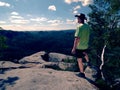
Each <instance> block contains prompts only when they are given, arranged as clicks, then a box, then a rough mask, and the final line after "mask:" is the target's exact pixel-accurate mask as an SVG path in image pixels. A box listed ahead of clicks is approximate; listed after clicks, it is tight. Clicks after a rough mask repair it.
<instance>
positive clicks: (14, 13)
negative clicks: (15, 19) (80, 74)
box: [11, 12, 19, 15]
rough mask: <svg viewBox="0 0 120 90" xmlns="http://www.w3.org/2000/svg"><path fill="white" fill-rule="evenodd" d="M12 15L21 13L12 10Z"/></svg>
mask: <svg viewBox="0 0 120 90" xmlns="http://www.w3.org/2000/svg"><path fill="white" fill-rule="evenodd" d="M11 14H12V15H19V13H18V12H11Z"/></svg>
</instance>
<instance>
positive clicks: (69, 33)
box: [0, 30, 74, 61]
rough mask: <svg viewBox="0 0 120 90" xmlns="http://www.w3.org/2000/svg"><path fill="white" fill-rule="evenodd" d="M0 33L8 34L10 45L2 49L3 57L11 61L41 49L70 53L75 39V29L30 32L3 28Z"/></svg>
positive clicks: (7, 41)
mask: <svg viewBox="0 0 120 90" xmlns="http://www.w3.org/2000/svg"><path fill="white" fill-rule="evenodd" d="M0 34H1V35H4V36H6V38H7V40H6V44H7V45H8V48H7V49H4V50H3V51H2V54H3V57H1V59H4V60H10V61H13V60H14V59H18V60H19V59H21V58H23V57H24V56H27V55H31V54H33V53H36V52H39V51H46V52H48V53H49V52H58V53H63V54H69V55H70V54H71V48H72V45H73V40H74V30H65V31H28V32H17V31H7V30H1V31H0ZM11 52H12V53H11Z"/></svg>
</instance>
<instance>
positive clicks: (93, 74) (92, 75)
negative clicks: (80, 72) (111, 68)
mask: <svg viewBox="0 0 120 90" xmlns="http://www.w3.org/2000/svg"><path fill="white" fill-rule="evenodd" d="M98 70H99V69H98V68H97V67H87V68H86V69H85V73H86V77H88V78H89V79H91V80H93V81H95V80H96V79H97V78H98V77H97V76H98V72H99V71H98Z"/></svg>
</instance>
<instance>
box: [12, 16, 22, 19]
mask: <svg viewBox="0 0 120 90" xmlns="http://www.w3.org/2000/svg"><path fill="white" fill-rule="evenodd" d="M10 19H23V17H22V16H11V17H10Z"/></svg>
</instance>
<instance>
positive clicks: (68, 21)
mask: <svg viewBox="0 0 120 90" xmlns="http://www.w3.org/2000/svg"><path fill="white" fill-rule="evenodd" d="M66 23H67V24H74V23H75V22H74V20H70V19H66Z"/></svg>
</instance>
